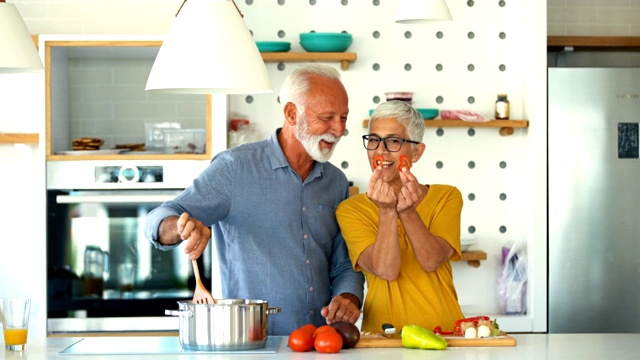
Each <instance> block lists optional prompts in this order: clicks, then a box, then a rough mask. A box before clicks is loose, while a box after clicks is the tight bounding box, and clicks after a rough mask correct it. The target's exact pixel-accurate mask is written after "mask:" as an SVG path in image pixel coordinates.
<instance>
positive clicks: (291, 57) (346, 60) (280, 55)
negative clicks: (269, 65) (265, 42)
mask: <svg viewBox="0 0 640 360" xmlns="http://www.w3.org/2000/svg"><path fill="white" fill-rule="evenodd" d="M260 54H261V55H262V59H263V60H264V61H265V62H305V61H338V62H340V68H341V69H342V70H347V69H348V68H349V64H350V63H352V62H354V61H356V58H357V54H356V53H352V52H340V53H321V52H263V53H260Z"/></svg>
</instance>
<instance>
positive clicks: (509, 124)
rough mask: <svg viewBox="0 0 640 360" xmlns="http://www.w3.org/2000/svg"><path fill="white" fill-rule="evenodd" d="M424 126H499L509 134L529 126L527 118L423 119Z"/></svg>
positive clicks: (366, 120)
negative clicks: (481, 119) (476, 119)
mask: <svg viewBox="0 0 640 360" xmlns="http://www.w3.org/2000/svg"><path fill="white" fill-rule="evenodd" d="M424 126H425V127H428V128H432V127H437V128H442V127H466V128H500V135H502V136H506V135H511V134H513V132H514V129H515V128H527V127H529V120H490V121H487V122H469V121H462V120H425V121H424ZM362 127H364V128H367V127H369V119H365V120H364V121H362Z"/></svg>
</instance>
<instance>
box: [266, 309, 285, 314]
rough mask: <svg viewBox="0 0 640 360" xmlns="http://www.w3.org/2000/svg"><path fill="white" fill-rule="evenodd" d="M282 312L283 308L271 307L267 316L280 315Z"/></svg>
mask: <svg viewBox="0 0 640 360" xmlns="http://www.w3.org/2000/svg"><path fill="white" fill-rule="evenodd" d="M281 311H282V308H279V307H270V308H267V314H269V315H270V314H276V313H279V312H281Z"/></svg>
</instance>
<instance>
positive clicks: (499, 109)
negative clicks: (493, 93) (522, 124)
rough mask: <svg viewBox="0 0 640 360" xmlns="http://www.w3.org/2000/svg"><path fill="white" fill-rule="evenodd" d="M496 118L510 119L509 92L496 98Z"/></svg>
mask: <svg viewBox="0 0 640 360" xmlns="http://www.w3.org/2000/svg"><path fill="white" fill-rule="evenodd" d="M496 119H498V120H508V119H509V100H508V99H507V94H498V100H496Z"/></svg>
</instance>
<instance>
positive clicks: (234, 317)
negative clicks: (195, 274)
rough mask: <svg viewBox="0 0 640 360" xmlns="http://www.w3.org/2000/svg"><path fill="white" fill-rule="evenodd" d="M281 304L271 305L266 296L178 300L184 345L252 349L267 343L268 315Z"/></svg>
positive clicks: (168, 312) (175, 313) (204, 348)
mask: <svg viewBox="0 0 640 360" xmlns="http://www.w3.org/2000/svg"><path fill="white" fill-rule="evenodd" d="M280 311H281V309H280V308H278V307H276V308H270V307H268V303H267V301H264V300H243V299H216V303H215V304H195V303H193V302H191V301H189V302H181V301H178V310H165V312H164V313H165V315H171V316H178V317H180V321H179V324H180V326H179V331H180V333H179V337H180V345H181V346H182V349H184V350H196V351H215V350H226V351H228V350H251V349H260V348H264V347H265V346H266V344H267V324H268V321H267V320H268V315H269V314H275V313H279V312H280Z"/></svg>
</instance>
